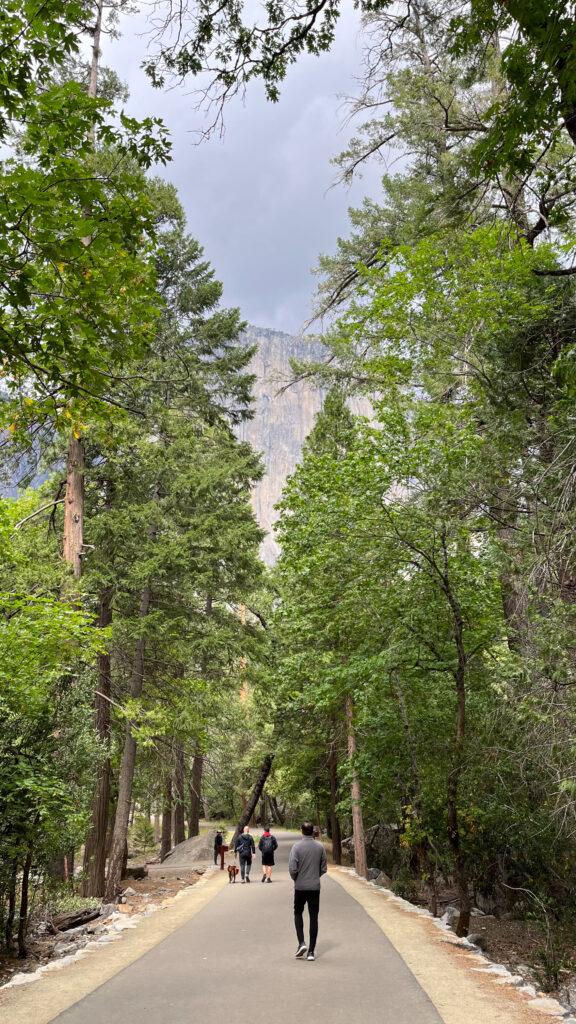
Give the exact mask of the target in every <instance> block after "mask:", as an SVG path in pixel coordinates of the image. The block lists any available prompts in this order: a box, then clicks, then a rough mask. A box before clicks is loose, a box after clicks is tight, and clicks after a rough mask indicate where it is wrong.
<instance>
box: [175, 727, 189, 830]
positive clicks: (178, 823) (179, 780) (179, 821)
mask: <svg viewBox="0 0 576 1024" xmlns="http://www.w3.org/2000/svg"><path fill="white" fill-rule="evenodd" d="M185 839H186V823H185V814H184V747H183V745H182V743H178V744H177V745H176V757H175V768H174V846H179V844H180V843H183V842H184V840H185Z"/></svg>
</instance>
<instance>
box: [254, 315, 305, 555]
mask: <svg viewBox="0 0 576 1024" xmlns="http://www.w3.org/2000/svg"><path fill="white" fill-rule="evenodd" d="M245 337H246V340H247V341H248V342H249V343H250V344H251V345H257V346H258V349H257V352H256V353H255V355H254V357H253V359H252V362H251V364H250V369H251V372H252V373H254V374H255V376H256V383H255V386H254V396H255V403H254V418H253V419H252V420H249V421H247V422H246V423H243V424H242V425H241V426H240V427H239V436H240V437H241V438H242V440H244V441H249V442H250V444H251V445H252V447H253V448H254V449H255V451H257V452H261V453H262V455H263V459H264V463H265V466H266V475H265V476H264V478H263V480H262V481H261V482H260V483H259V484H258V486H257V487H256V490H255V492H254V495H253V502H254V511H255V513H256V518H257V519H258V522H259V523H260V525H261V527H262V528H263V529H264V530H266V531H267V536H266V539H265V541H264V543H263V545H262V557H263V559H264V561H265V562H266V564H267V565H271V564H272V563H273V562H274V560H275V559H276V557H277V555H278V551H279V547H278V543H277V541H276V540H275V538H274V534H273V532H272V526H273V523H274V521H275V519H276V518H277V513H276V512H275V511H274V505H275V504H276V502H278V500H279V499H280V495H281V494H282V488H283V487H284V483H285V481H286V477H287V476H289V474H290V473H292V472H293V471H294V468H295V466H296V463H297V462H298V460H299V457H300V452H301V450H302V445H303V444H304V441H305V440H306V438H307V436H308V434H309V433H310V431H311V430H312V427H313V426H314V417H315V416H316V413H317V412H318V411H319V409H320V408H321V406H322V400H323V394H322V392H321V391H319V390H318V389H316V388H314V387H312V386H310V385H309V384H308V383H307V382H306V381H300V382H299V383H297V384H290V381H291V377H292V374H291V371H290V360H291V359H299V360H312V359H315V358H321V353H322V350H321V349H320V350H319V349H316V348H311V346H310V345H309V344H307V343H306V342H305V341H302V339H300V338H295V337H293V336H292V335H290V334H283V333H281V332H280V331H273V330H268V329H266V328H261V327H248V328H247V330H246V331H245ZM288 384H290V386H289V387H287V386H286V385H288Z"/></svg>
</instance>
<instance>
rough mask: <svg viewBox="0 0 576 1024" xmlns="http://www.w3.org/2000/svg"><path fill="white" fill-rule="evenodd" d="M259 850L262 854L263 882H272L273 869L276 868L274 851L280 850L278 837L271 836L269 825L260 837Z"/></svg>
mask: <svg viewBox="0 0 576 1024" xmlns="http://www.w3.org/2000/svg"><path fill="white" fill-rule="evenodd" d="M258 849H259V850H260V853H261V854H262V881H263V882H271V881H272V878H271V875H272V868H273V867H274V851H275V850H277V849H278V840H277V839H276V836H273V835H271V834H270V828H269V826H268V825H265V826H264V832H263V833H262V836H261V837H260V842H259V843H258Z"/></svg>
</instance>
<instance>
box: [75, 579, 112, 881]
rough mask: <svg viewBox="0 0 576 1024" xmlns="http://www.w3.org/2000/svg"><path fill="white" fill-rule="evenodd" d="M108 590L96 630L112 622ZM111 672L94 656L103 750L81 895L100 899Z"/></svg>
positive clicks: (106, 662) (104, 661) (103, 660)
mask: <svg viewBox="0 0 576 1024" xmlns="http://www.w3.org/2000/svg"><path fill="white" fill-rule="evenodd" d="M111 600H112V591H111V590H110V589H107V590H106V591H105V592H104V594H103V595H102V598H101V600H100V611H99V614H98V627H99V628H101V629H104V628H105V627H106V626H109V625H110V623H111V622H112V608H111ZM111 691H112V669H111V663H110V655H109V654H107V653H101V654H99V655H98V693H97V694H96V699H95V724H96V732H97V733H98V737H99V739H100V742H101V744H102V745H103V746H104V747H105V748H106V750H107V752H108V753H107V756H106V760H105V761H104V764H103V765H102V766H101V768H100V770H99V773H98V781H97V784H96V793H95V796H94V801H93V804H92V821H91V827H90V831H89V833H88V836H87V839H86V847H85V850H84V874H85V881H84V883H83V885H82V895H83V896H103V895H104V886H105V879H106V853H107V849H106V847H107V835H108V819H109V815H110V756H109V750H110V696H111Z"/></svg>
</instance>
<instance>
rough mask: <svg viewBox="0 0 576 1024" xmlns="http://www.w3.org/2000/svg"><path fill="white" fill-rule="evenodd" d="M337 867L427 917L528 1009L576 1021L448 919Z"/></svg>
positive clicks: (351, 870)
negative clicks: (458, 931)
mask: <svg viewBox="0 0 576 1024" xmlns="http://www.w3.org/2000/svg"><path fill="white" fill-rule="evenodd" d="M337 870H338V871H341V872H343V873H344V874H348V875H352V876H353V877H354V878H357V879H358V880H359V881H360V882H362V883H363V884H364V885H365V886H367V887H368V888H370V889H373V890H374V891H375V892H379V893H381V894H382V895H383V896H386V898H387V899H389V900H390V902H392V903H396V904H397V905H398V906H399V907H400V909H402V910H403V911H404V912H405V913H408V914H418V915H419V916H421V917H428V918H429V919H430V920H431V921H432V923H433V924H434V925H435V926H436V928H438V929H439V930H440V931H441V932H442V933H443V936H444V941H445V942H450V943H451V944H452V945H454V946H459V947H460V948H462V949H465V950H466V951H468V952H469V953H470V954H472V955H473V957H474V959H475V960H476V961H477V962H479V964H480V966H478V967H472V970H473V971H478V972H479V973H482V974H493V975H496V976H497V977H496V978H495V980H496V982H497V984H501V985H513V986H514V987H515V988H516V991H517V992H519V993H520V994H521V995H522V996H524V997H526V1002H525V1004H524V1005H525V1006H528V1007H529V1008H530V1009H531V1010H537V1011H538V1012H539V1013H542V1014H545V1015H546V1016H547V1017H550V1018H554V1019H556V1020H558V1021H562V1024H576V1018H574V1017H573V1016H572V1010H573V1008H570V1007H566V1006H564V1005H562V1003H560V1002H559V1001H558V1000H557V999H552V998H550V997H549V996H547V995H546V994H545V993H544V992H541V991H539V990H538V989H537V988H536V986H535V985H532V984H530V985H527V984H526V979H525V978H524V977H523V976H522V975H520V974H512V972H511V971H509V970H508V968H507V967H505V966H504V964H496V963H493V962H492V961H491V960H490V959H489V958H488V957H487V956H486V954H485V953H484V952H483V951H482V950H481V949H480V948H479V947H478V946H476V945H474V944H473V943H472V942H470V941H468V940H467V939H462V938H459V937H458V936H457V935H455V933H454V932H453V930H452V928H451V927H450V925H449V924H448V922H447V920H444V918H439V917H434V916H433V915H432V914H431V913H430V911H429V910H427V909H426V908H425V907H418V906H416V905H415V904H414V903H410V902H409V901H408V900H405V899H403V898H402V897H401V896H397V895H396V893H394V892H392V890H391V889H386V888H385V887H384V886H382V885H379V884H378V883H377V882H376V881H370V880H368V879H366V878H364V877H362V875H359V874H357V872H356V871H355V870H354V868H346V867H342V866H338V869H337Z"/></svg>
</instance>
